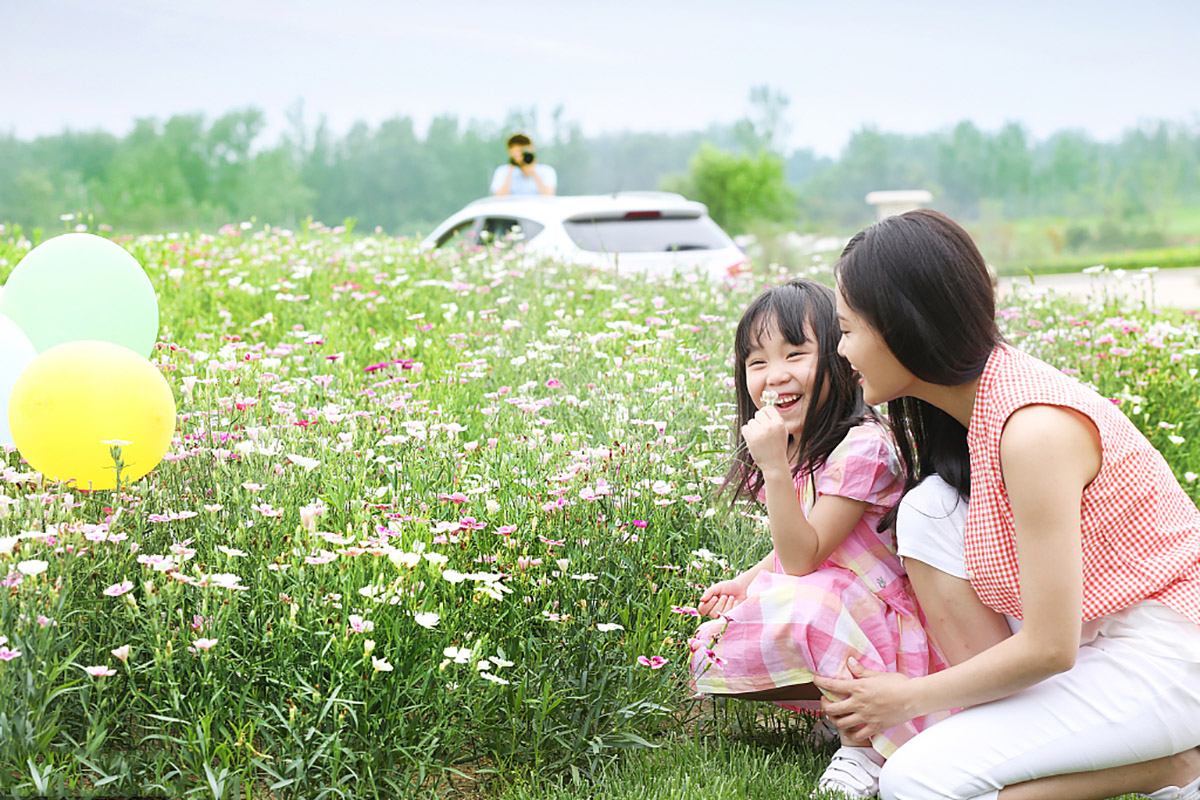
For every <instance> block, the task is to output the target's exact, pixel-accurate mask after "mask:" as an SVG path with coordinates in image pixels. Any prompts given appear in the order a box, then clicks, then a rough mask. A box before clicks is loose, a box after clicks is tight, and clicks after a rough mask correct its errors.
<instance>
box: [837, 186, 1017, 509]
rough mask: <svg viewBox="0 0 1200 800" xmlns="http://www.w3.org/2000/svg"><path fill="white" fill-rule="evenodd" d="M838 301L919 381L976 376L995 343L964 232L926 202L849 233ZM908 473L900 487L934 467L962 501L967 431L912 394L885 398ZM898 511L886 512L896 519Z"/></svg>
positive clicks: (984, 285)
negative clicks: (859, 319) (843, 301)
mask: <svg viewBox="0 0 1200 800" xmlns="http://www.w3.org/2000/svg"><path fill="white" fill-rule="evenodd" d="M835 269H836V273H837V280H838V289H839V291H840V292H841V295H842V298H843V299H844V300H845V302H846V304H847V305H848V306H849V307H850V308H851V309H852V310H853V311H854V312H855V313H856V314H858V315H859V316H860V317H862V318H863V319H864V320H865V321H866V322H867V323H868V324H870V325H871V327H873V328H874V329H875V330H877V331H878V332H879V334H880V336H881V337H882V338H883V341H884V343H885V344H886V345H887V346H888V349H890V350H891V351H892V354H893V355H895V356H896V359H897V360H898V361H899V362H900V363H901V364H902V365H903V366H904V368H905V369H907V370H908V371H909V372H911V373H912V374H913V375H915V376H916V377H917V378H920V379H921V380H923V381H927V382H929V383H934V384H938V385H941V386H960V385H962V384H964V383H967V382H969V381H971V380H974V379H975V378H978V377H979V376H980V375H981V374H982V373H983V368H984V366H986V364H987V360H988V356H990V355H991V353H992V351H993V350H994V349H995V347H996V345H997V344H999V343H1000V342H1002V341H1003V338H1002V337H1001V336H1000V332H999V330H998V329H997V327H996V300H995V294H994V291H993V288H992V278H991V274H990V272H989V271H988V267H987V264H986V262H984V260H983V256H982V255H980V253H979V250H978V248H976V246H975V243H974V242H973V241H971V237H970V236H969V235H968V234H967V232H966V231H965V230H963V229H962V228H961V227H960V226H959V225H958V224H956V223H955V222H954V221H952V220H951V219H950V218H949V217H947V216H945V215H944V214H941V213H939V212H937V211H932V210H930V209H920V210H917V211H909V212H907V213H904V214H900V215H898V216H894V217H887V218H886V219H883V220H880V221H879V222H877V223H875V224H874V225H872V226H870V227H869V228H866V229H864V230H862V231H860V232H859V233H857V234H856V235H855V236H854V237H853V238H852V239H851V240H850V242H849V243H848V244H847V245H846V248H845V250H843V251H842V255H841V258H840V259H838V262H837V265H836V267H835ZM888 420H889V422H890V423H891V427H892V432H893V434H894V435H895V437H896V445H897V448H898V450H899V451H900V458H901V460H902V461H903V462H904V468H905V473H906V480H905V487H904V491H905V492H906V493H907V492H908V490H909V489H911V488H912V487H914V486H916V485H917V484H918V483H920V482H921V481H922V480H924V479H925V478H926V477H928V476H929V475H932V474H935V473H936V474H937V475H940V476H941V477H942V479H943V480H944V481H946V483H948V484H950V485H951V486H953V487H954V489H955V490H956V491H957V492H958V494H959V496H960V497H961V498H962V499H963V500H967V499H968V498H969V495H970V492H971V468H970V455H969V453H968V451H967V430H966V428H964V427H963V426H962V424H961V423H959V422H958V420H956V419H954V418H953V417H951V416H950V415H949V414H947V413H946V412H945V411H942V410H941V409H939V408H937V407H935V406H933V405H931V404H929V403H927V402H925V401H924V400H918V399H917V398H915V397H901V398H897V399H894V400H891V401H889V402H888ZM895 513H896V509H893V510H892V512H891V513H889V514H888V516H887V517H885V521H887V522H891V521H894V519H895Z"/></svg>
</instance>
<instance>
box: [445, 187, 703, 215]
mask: <svg viewBox="0 0 1200 800" xmlns="http://www.w3.org/2000/svg"><path fill="white" fill-rule="evenodd" d="M630 211H668V212H670V211H673V212H676V213H680V212H682V213H684V214H687V215H688V216H691V215H696V216H699V215H702V214H707V213H708V208H707V207H705V205H704V204H703V203H697V202H696V201H694V200H688V199H687V198H686V197H684V196H683V195H680V194H675V193H674V192H616V193H614V194H596V195H507V196H505V197H484V198H481V199H479V200H475V201H474V202H472V203H469V204H468V205H467V206H466V208H464V209H463V210H462V211H460V212H459V214H465V213H467V212H470V213H471V215H472V216H476V215H479V214H493V213H494V214H512V215H513V216H520V217H526V218H527V219H533V220H538V221H545V220H547V219H553V220H564V219H570V218H571V217H574V216H578V215H587V214H625V213H628V212H630ZM456 216H457V215H456Z"/></svg>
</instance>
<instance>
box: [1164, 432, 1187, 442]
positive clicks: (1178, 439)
mask: <svg viewBox="0 0 1200 800" xmlns="http://www.w3.org/2000/svg"><path fill="white" fill-rule="evenodd" d="M1167 438H1168V439H1170V440H1171V444H1183V443H1184V442H1186V441H1187V439H1184V438H1183V437H1182V436H1176V435H1174V434H1171V435H1170V436H1168V437H1167Z"/></svg>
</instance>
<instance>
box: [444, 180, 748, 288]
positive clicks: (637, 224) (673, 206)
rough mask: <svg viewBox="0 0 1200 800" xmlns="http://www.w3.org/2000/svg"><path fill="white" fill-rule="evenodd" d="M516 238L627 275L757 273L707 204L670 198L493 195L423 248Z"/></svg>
mask: <svg viewBox="0 0 1200 800" xmlns="http://www.w3.org/2000/svg"><path fill="white" fill-rule="evenodd" d="M517 232H519V234H520V236H521V238H522V239H523V241H524V248H525V252H527V253H530V254H533V255H545V256H547V257H550V258H556V259H558V260H561V261H567V262H571V263H575V264H583V265H588V266H595V267H602V268H608V269H616V270H618V271H620V272H625V271H627V270H628V271H633V272H643V273H647V274H655V275H661V274H672V273H674V272H682V273H687V272H693V271H699V272H700V273H702V274H704V275H706V276H708V277H710V278H714V279H721V278H725V277H727V276H731V275H737V274H739V273H741V272H744V271H748V270H749V267H750V261H749V259H747V258H746V255H745V253H743V252H742V250H741V248H739V247H738V246H737V245H736V244H734V243H733V240H732V239H730V238H729V236H728V235H726V233H725V231H723V230H721V228H720V226H718V225H717V223H715V222H713V221H712V219H711V218H709V216H708V209H707V208H705V207H704V205H703V204H702V203H696V202H693V201H690V200H687V199H686V198H684V197H683V196H682V195H678V194H672V193H670V192H618V193H617V194H608V195H588V196H576V197H571V196H563V197H555V196H542V195H509V196H507V197H487V198H484V199H482V200H476V201H475V202H473V203H471V204H470V205H468V206H467V207H466V208H464V209H463V210H462V211H459V212H458V213H457V214H455V215H453V216H452V217H450V218H449V219H447V220H446V221H445V222H443V223H442V224H441V225H439V226H438V227H437V228H435V229H434V231H433V233H431V234H429V236H428V237H426V238H425V240H424V241H422V243H421V246H422V248H425V249H434V248H438V247H477V246H480V245H486V244H488V243H490V242H494V241H496V240H499V239H503V238H505V237H508V236H509V235H510V234H514V233H517Z"/></svg>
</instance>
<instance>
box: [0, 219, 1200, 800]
mask: <svg viewBox="0 0 1200 800" xmlns="http://www.w3.org/2000/svg"><path fill="white" fill-rule="evenodd" d="M3 236H4V238H2V239H0V277H3V276H4V275H6V274H7V273H8V272H9V271H11V269H12V268H13V267H14V266H15V264H16V263H17V261H18V260H19V259H20V258H21V256H22V255H24V253H25V252H27V251H28V249H29V247H30V243H29V242H28V241H25V240H22V239H21V238H20V237H19V236H14V235H12V232H11V231H9V232H6V233H4V234H3ZM121 243H122V244H123V245H124V246H125V247H126V248H127V249H128V250H129V251H130V252H131V253H133V254H134V255H135V256H136V257H137V258H138V259H139V260H140V262H141V263H142V264H143V266H144V267H145V268H146V270H147V272H148V273H149V275H150V277H151V280H152V282H153V284H154V287H155V289H156V291H157V294H158V300H159V307H160V309H161V318H162V324H161V330H160V342H159V344H158V345H157V348H156V351H155V353H154V355H153V357H152V360H153V361H154V363H155V364H156V365H157V366H158V367H159V369H161V370H162V371H163V373H164V375H165V376H166V378H167V380H168V382H169V384H170V386H171V387H172V390H173V392H174V394H175V398H176V402H177V404H178V414H179V427H178V430H177V434H176V439H175V441H174V443H173V445H172V448H171V451H170V452H169V453H168V455H167V457H166V458H165V459H164V461H163V462H162V463H161V464H160V465H159V466H158V468H157V469H155V470H154V472H152V473H151V474H150V475H149V476H147V477H146V478H144V479H142V480H141V481H139V482H137V483H134V484H132V485H128V486H126V487H124V488H123V490H121V491H114V492H95V493H88V492H82V491H76V490H73V489H71V488H64V487H60V486H56V485H49V484H47V485H43V484H42V483H41V481H40V478H39V476H38V475H36V474H35V473H33V472H32V471H31V468H30V467H29V466H28V465H26V464H24V463H22V461H21V460H20V457H19V454H18V453H16V452H7V453H5V454H3V462H2V463H0V469H2V474H0V583H2V586H0V698H3V699H2V700H0V788H2V789H3V790H4V791H8V792H12V793H17V794H29V795H51V796H53V795H61V796H78V795H80V794H96V795H124V796H128V795H158V796H172V797H177V796H184V795H188V794H191V795H195V796H200V797H214V798H234V797H279V798H292V797H295V798H318V797H355V798H358V797H381V798H382V797H386V798H395V797H406V796H414V797H415V796H444V795H445V793H446V789H447V786H448V782H449V780H450V779H451V778H452V777H453V776H455V775H456V774H457V773H461V772H469V773H472V774H480V771H481V770H484V772H483V773H482V774H485V775H486V774H493V773H488V772H486V770H496V771H498V774H500V775H501V776H503V775H505V774H509V773H515V772H517V771H520V772H522V773H532V774H541V775H563V774H572V771H573V772H574V774H581V775H588V774H594V773H595V771H596V769H597V768H598V767H600V766H601V765H603V764H605V763H607V762H608V761H610V760H611V758H612V756H613V755H614V754H616V753H619V752H620V751H622V750H624V749H628V748H637V747H644V746H646V745H647V744H649V743H651V742H654V741H657V739H656V737H663V736H666V735H667V734H669V733H670V732H671V731H672V730H677V729H679V728H680V727H681V726H682V725H683V724H684V723H685V717H686V716H687V713H686V712H687V704H686V702H685V699H686V691H685V686H684V681H683V675H682V672H681V669H682V668H683V666H684V665H685V664H686V658H685V653H686V644H685V642H686V639H687V636H688V635H689V634H690V633H691V631H692V630H693V628H694V624H695V619H694V617H693V616H692V614H691V613H690V612H691V609H690V606H691V605H694V603H695V601H696V599H697V598H698V596H699V592H700V590H701V588H702V587H703V586H705V585H707V584H708V583H710V582H711V581H713V580H714V579H715V578H717V577H718V576H721V575H724V574H726V573H727V571H728V570H732V569H734V568H738V567H742V566H745V565H748V564H749V563H751V562H752V561H753V560H755V559H756V558H757V557H760V556H761V555H762V553H763V552H764V551H765V549H766V547H768V546H769V540H767V539H766V538H765V536H762V535H759V534H758V533H756V528H755V526H756V524H757V523H756V522H755V520H754V519H753V517H752V516H751V515H750V512H752V511H753V510H752V509H747V510H746V512H747V513H741V511H740V510H739V511H732V512H731V511H730V510H729V509H728V506H727V503H725V502H724V501H723V500H722V499H720V498H718V497H716V496H715V490H716V488H717V487H716V483H718V482H719V476H721V475H723V473H724V467H725V460H724V458H725V453H726V450H727V445H728V441H729V414H730V413H731V411H732V403H731V401H732V391H731V389H730V375H729V355H730V342H731V339H732V329H733V326H734V325H735V323H736V321H737V318H738V315H739V313H740V311H741V308H742V307H743V306H744V305H745V304H746V302H747V301H748V300H749V298H750V297H751V296H752V294H753V293H754V292H755V291H756V285H755V284H752V283H750V282H749V281H747V282H746V283H744V284H738V285H728V286H717V285H712V284H709V283H707V282H705V281H704V280H699V279H696V278H695V277H694V276H677V277H676V278H675V279H673V280H661V281H660V280H648V279H646V278H644V277H640V276H636V275H611V274H601V273H595V272H590V271H585V270H580V269H577V268H573V267H564V266H560V265H555V264H548V263H536V262H532V261H530V260H528V259H527V258H526V257H524V256H523V255H522V254H521V252H520V250H519V247H500V248H496V249H493V250H491V251H484V250H479V251H458V252H449V253H439V254H437V255H436V257H435V256H431V255H430V254H426V253H421V252H419V251H418V250H417V249H416V246H415V243H414V242H413V241H411V240H399V239H393V238H389V237H386V236H382V235H375V236H361V235H351V234H350V233H347V232H345V231H342V230H339V229H333V230H330V229H327V228H325V227H323V226H320V225H319V224H314V225H310V226H308V228H307V229H306V230H303V231H297V232H291V231H284V230H279V229H253V228H251V227H250V226H248V225H243V226H240V227H239V226H227V227H226V228H223V229H222V230H221V231H220V232H219V233H218V234H216V235H207V234H178V235H175V234H170V235H166V236H156V237H142V238H138V239H132V240H124V241H121ZM815 272H816V273H817V274H818V276H823V277H824V278H825V279H828V278H829V270H828V268H827V267H824V268H822V267H819V266H818V267H817V268H816V269H815ZM781 277H782V276H778V275H777V276H776V279H778V278H781ZM1001 317H1002V319H1003V322H1004V328H1005V330H1006V332H1007V334H1008V336H1009V338H1010V340H1011V341H1013V342H1014V343H1015V344H1017V345H1018V346H1021V347H1022V348H1025V349H1027V350H1029V351H1031V352H1033V353H1035V354H1037V355H1039V356H1041V357H1043V358H1046V359H1047V360H1049V361H1051V362H1053V363H1055V364H1056V365H1058V366H1060V367H1062V368H1064V369H1067V370H1068V371H1073V372H1074V374H1077V375H1079V377H1080V378H1081V379H1083V380H1085V381H1087V382H1089V383H1091V384H1092V385H1094V386H1096V387H1097V388H1098V389H1099V390H1100V391H1101V392H1102V393H1104V394H1105V395H1106V396H1108V397H1111V398H1113V401H1114V402H1117V403H1119V404H1120V405H1121V408H1122V409H1123V410H1125V411H1126V413H1127V414H1129V415H1130V417H1131V418H1132V419H1134V420H1135V421H1136V422H1137V423H1138V424H1139V426H1140V427H1142V429H1143V430H1144V431H1145V432H1146V433H1147V435H1148V436H1149V437H1150V439H1151V441H1153V442H1154V443H1155V444H1156V445H1157V446H1158V447H1159V448H1160V449H1161V450H1162V451H1163V453H1164V454H1165V455H1166V456H1167V458H1168V460H1169V462H1170V463H1171V464H1172V466H1173V467H1174V469H1175V470H1176V473H1177V474H1178V475H1179V477H1180V479H1181V480H1182V481H1184V482H1185V486H1186V487H1187V488H1188V489H1189V491H1190V492H1191V494H1192V496H1193V498H1195V497H1196V496H1197V489H1198V488H1200V483H1197V482H1196V473H1197V472H1200V415H1198V411H1200V409H1198V403H1197V401H1198V400H1200V386H1198V383H1197V366H1200V358H1198V356H1200V329H1198V326H1197V323H1196V319H1195V317H1194V316H1192V315H1189V314H1186V313H1179V312H1173V313H1171V314H1166V315H1160V314H1156V313H1154V312H1152V311H1149V310H1147V309H1144V308H1143V309H1120V308H1117V307H1116V306H1114V305H1103V304H1100V303H1097V304H1096V305H1094V306H1093V307H1090V308H1089V307H1083V306H1079V305H1071V304H1068V303H1067V302H1066V301H1063V300H1058V299H1054V298H1046V297H1037V296H1031V297H1024V298H1018V299H1017V300H1015V301H1013V302H1012V303H1011V304H1009V305H1007V306H1006V307H1005V308H1003V310H1002V311H1001Z"/></svg>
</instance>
